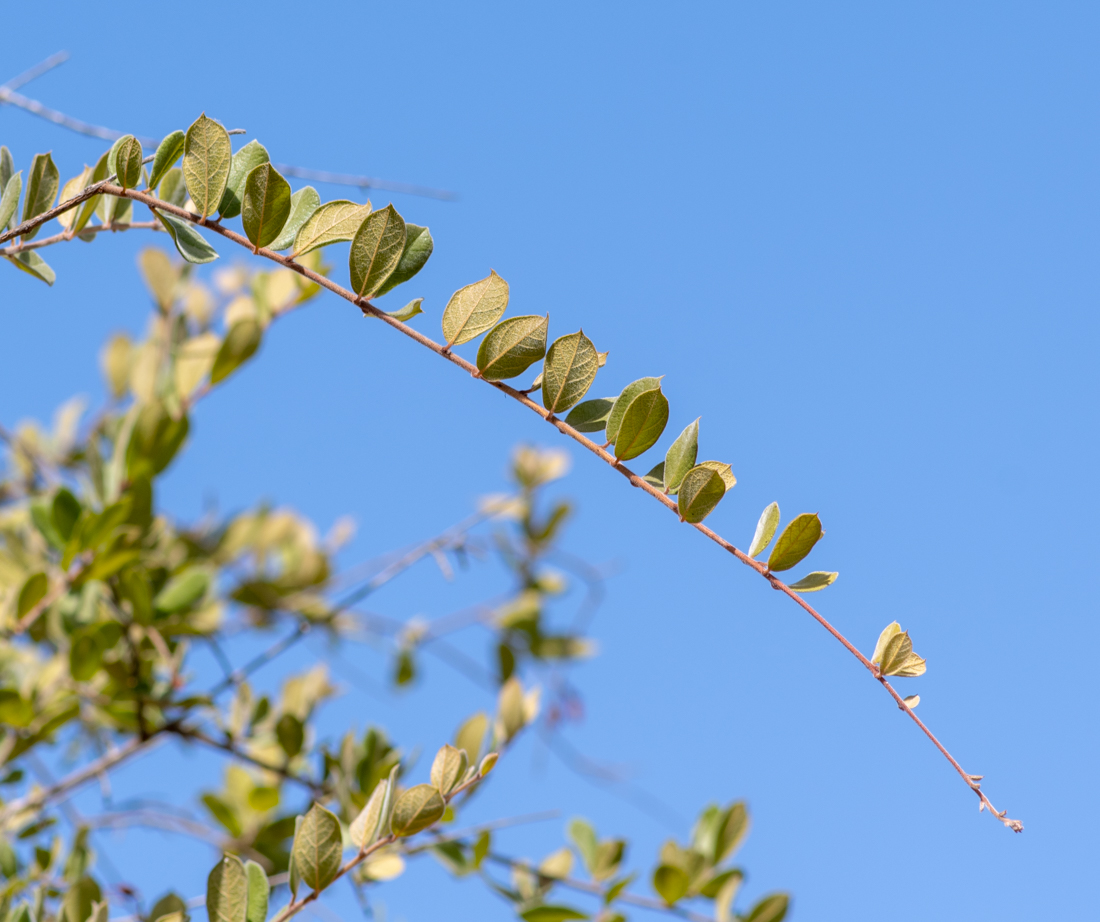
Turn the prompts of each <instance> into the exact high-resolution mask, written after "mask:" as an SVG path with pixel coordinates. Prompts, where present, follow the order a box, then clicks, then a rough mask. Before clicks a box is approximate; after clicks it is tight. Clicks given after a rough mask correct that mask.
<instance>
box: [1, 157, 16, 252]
mask: <svg viewBox="0 0 1100 922" xmlns="http://www.w3.org/2000/svg"><path fill="white" fill-rule="evenodd" d="M14 175H15V161H14V160H13V159H12V156H11V151H10V150H8V149H7V147H6V146H4V145H3V144H0V191H2V190H3V189H4V187H5V186H7V184H8V181H9V180H10V179H11V178H12V177H13V176H14ZM3 229H4V226H3V225H2V224H0V231H2V230H3Z"/></svg>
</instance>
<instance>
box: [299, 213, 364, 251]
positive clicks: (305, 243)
mask: <svg viewBox="0 0 1100 922" xmlns="http://www.w3.org/2000/svg"><path fill="white" fill-rule="evenodd" d="M369 214H370V202H367V203H366V204H365V205H359V204H357V203H356V202H349V201H347V200H346V199H340V200H339V201H335V202H326V203H325V204H324V205H322V206H321V207H320V208H318V209H317V210H316V211H315V212H313V214H311V215H310V216H309V218H308V219H307V220H306V223H305V224H303V225H302V228H301V230H299V231H298V235H297V236H296V237H295V238H294V252H293V253H292V254H291V257H298V256H304V255H305V254H306V253H308V252H309V251H310V250H316V249H317V248H318V247H323V246H328V245H329V244H330V243H338V242H340V241H341V240H351V239H352V237H354V236H355V232H356V231H357V230H359V228H360V227H361V226H362V225H363V222H364V221H365V220H366V219H367V215H369Z"/></svg>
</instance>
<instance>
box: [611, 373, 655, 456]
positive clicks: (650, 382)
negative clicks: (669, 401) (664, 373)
mask: <svg viewBox="0 0 1100 922" xmlns="http://www.w3.org/2000/svg"><path fill="white" fill-rule="evenodd" d="M661 380H662V378H639V379H638V380H637V381H632V382H631V383H630V384H628V385H627V386H626V387H624V388H623V391H622V393H621V394H619V396H618V397H616V398H615V406H613V407H612V408H611V415H610V416H608V418H607V440H608V441H609V442H611V443H614V442H615V440H616V439H617V438H618V436H619V425H620V424H621V423H622V421H623V416H624V415H625V414H626V408H627V407H628V406H630V403H631V401H632V400H633V399H634V398H635V397H637V396H638V395H639V394H641V393H643V392H645V391H651V390H653V389H654V388H658V387H660V386H661Z"/></svg>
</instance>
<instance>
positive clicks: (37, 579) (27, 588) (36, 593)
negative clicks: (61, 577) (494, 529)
mask: <svg viewBox="0 0 1100 922" xmlns="http://www.w3.org/2000/svg"><path fill="white" fill-rule="evenodd" d="M49 586H50V582H49V579H48V578H47V577H46V574H45V573H32V574H31V575H30V576H28V577H27V579H26V581H25V582H24V583H23V588H22V589H20V590H19V600H18V601H17V602H16V607H15V613H16V617H17V618H20V619H21V618H23V616H24V615H26V614H27V612H29V611H30V610H31V609H32V608H34V606H35V605H37V604H38V603H39V602H41V601H42V600H43V599H44V598H45V597H46V590H47V589H49Z"/></svg>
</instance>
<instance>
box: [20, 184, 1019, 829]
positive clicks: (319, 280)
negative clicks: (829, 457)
mask: <svg viewBox="0 0 1100 922" xmlns="http://www.w3.org/2000/svg"><path fill="white" fill-rule="evenodd" d="M103 191H104V192H105V193H107V194H110V195H116V196H120V197H126V198H130V199H133V200H134V201H136V202H141V203H142V204H144V205H147V206H149V207H150V208H152V209H154V210H157V209H159V210H161V211H164V212H166V213H168V214H172V215H175V216H176V217H179V218H182V219H184V220H186V221H190V222H191V223H193V224H196V225H198V226H200V227H204V228H206V229H207V230H210V231H213V232H214V233H216V234H219V235H220V236H222V237H224V238H226V239H227V240H230V241H232V242H233V243H236V244H238V245H240V246H243V247H246V248H247V249H248V250H249V251H251V252H252V253H253V254H254V255H257V256H262V257H264V258H265V259H268V260H270V261H272V262H274V263H278V264H279V265H281V266H285V267H286V268H288V269H292V270H293V271H295V272H297V273H298V274H299V275H302V276H304V277H306V278H308V279H309V280H310V281H312V282H314V283H315V284H317V285H320V286H321V287H322V288H325V289H327V290H329V291H331V292H332V293H333V294H336V295H339V296H340V297H341V298H343V299H344V300H345V301H349V302H350V303H352V304H354V305H356V306H357V307H358V308H359V309H360V310H361V311H362V312H363V314H364V315H365V316H369V317H375V318H377V319H378V320H381V321H382V322H383V323H386V324H389V326H391V327H393V328H394V329H396V330H397V331H399V332H400V333H403V334H404V335H405V336H407V337H409V339H412V340H413V341H414V342H416V343H418V344H419V345H421V346H423V347H424V348H425V349H428V350H430V351H431V352H434V353H435V354H436V355H438V356H440V357H442V358H444V359H446V360H447V361H448V362H450V363H451V364H453V365H456V366H458V367H459V368H461V369H462V370H463V371H465V372H466V373H467V374H469V375H470V376H471V377H473V378H475V379H476V380H479V381H481V382H482V383H483V384H486V385H488V386H489V387H492V388H495V389H496V390H498V391H500V392H501V393H503V394H505V395H507V396H508V397H511V398H512V399H513V400H515V401H517V402H518V403H521V404H522V405H523V406H525V407H526V408H527V409H528V410H530V411H531V412H533V413H535V414H536V415H537V416H539V417H540V418H541V419H543V420H545V421H546V422H547V423H549V424H550V425H551V426H553V427H554V428H555V429H557V430H558V431H559V432H561V433H562V434H563V435H565V436H568V437H569V438H571V439H573V441H575V442H576V443H577V444H579V445H581V446H583V447H584V448H586V449H587V450H588V451H590V452H592V454H594V455H596V457H598V458H599V459H600V460H601V461H603V462H604V463H606V464H607V465H608V466H610V467H612V468H613V469H615V470H616V471H618V472H619V473H620V474H622V475H623V476H624V477H625V478H626V479H627V481H629V483H630V484H631V486H634V487H636V488H638V489H639V490H641V491H642V492H643V493H648V494H649V495H650V496H651V497H652V498H653V499H655V500H656V501H657V502H659V503H660V504H661V505H663V506H664V507H665V508H666V509H668V510H669V511H670V512H672V513H673V514H675V515H676V517H677V518H678V519H679V518H680V515H679V508H678V507H677V505H676V503H675V502H674V501H673V500H672V499H671V498H670V497H668V496H667V495H665V494H664V493H663V492H662V491H661V490H658V489H657V488H656V487H653V486H651V485H650V484H648V483H646V481H645V480H643V479H642V478H641V477H640V476H638V475H637V474H635V473H634V472H633V471H631V470H630V469H629V468H628V467H626V465H624V464H623V463H622V462H621V461H619V460H618V459H616V458H615V457H614V456H613V455H612V454H610V453H609V452H608V451H607V450H606V449H605V448H604V447H602V446H600V445H597V444H596V443H595V442H593V441H592V440H591V439H589V438H587V437H585V436H584V435H583V434H582V433H580V432H578V431H577V430H576V429H574V428H573V427H572V426H570V425H568V424H567V423H565V422H564V421H563V420H561V419H559V418H558V417H556V416H555V415H554V414H552V413H550V412H549V411H548V410H546V409H545V408H544V407H542V406H540V405H539V404H537V403H535V402H534V401H533V400H531V399H530V397H528V396H527V395H526V394H524V393H523V392H522V391H519V390H517V389H516V388H514V387H511V386H510V385H508V384H505V383H504V382H502V381H489V380H486V379H485V378H483V377H482V376H481V375H480V374H479V372H478V369H477V367H476V366H475V365H473V364H472V363H471V362H468V361H467V360H466V359H464V358H462V357H461V356H458V355H455V353H453V352H452V351H451V350H450V349H448V348H447V347H446V346H444V345H441V344H440V343H437V342H436V341H435V340H433V339H431V338H430V337H428V336H425V335H424V334H423V333H421V332H420V331H418V330H415V329H413V328H412V327H410V326H407V325H406V324H404V323H402V322H401V321H400V320H397V319H396V318H394V317H392V316H390V315H389V314H387V313H386V312H385V311H383V310H381V309H380V308H378V307H375V306H374V305H373V304H371V303H370V301H367V300H364V299H363V298H361V297H359V296H358V295H356V294H355V293H354V292H352V291H348V290H347V289H346V288H343V287H342V286H340V285H338V284H337V283H336V282H333V281H332V280H331V279H329V278H327V277H325V276H323V275H321V274H319V273H317V272H314V271H313V270H311V269H308V268H306V267H305V266H303V265H300V264H299V263H297V262H295V261H294V260H293V259H291V258H290V257H288V256H284V255H282V254H281V253H276V252H275V251H273V250H270V249H267V248H266V247H253V245H252V243H251V242H250V241H249V240H248V239H247V238H246V237H244V236H243V235H241V234H238V233H237V232H235V231H232V230H229V229H228V228H226V227H222V226H221V225H220V224H216V223H211V222H209V221H207V220H206V219H204V218H202V217H200V216H199V215H196V214H193V213H192V212H189V211H187V210H185V209H183V208H179V207H177V206H175V205H172V204H170V203H169V202H162V201H160V200H159V199H156V198H154V197H153V196H151V195H149V194H148V193H146V192H141V191H138V190H135V189H122V188H121V187H119V186H111V185H108V186H106V187H104V189H103ZM59 207H60V206H59ZM69 207H73V206H69ZM54 210H55V211H56V210H57V209H54ZM62 210H64V209H62ZM51 217H53V215H51ZM36 222H37V223H43V216H41V215H40V216H39V217H38V218H35V219H33V220H32V221H30V222H25V223H24V225H21V226H20V228H17V229H16V230H15V231H12V232H10V233H11V234H12V235H14V234H15V233H17V232H18V233H25V232H26V231H27V230H30V229H31V227H34V226H37V223H36ZM27 225H29V226H27ZM4 239H6V237H5V236H0V242H3V240H4ZM680 521H681V523H682V524H687V525H689V526H690V527H691V528H694V529H695V530H696V531H698V532H700V533H702V534H703V535H705V536H706V537H708V538H709V539H710V540H711V541H713V542H714V543H715V544H717V545H718V546H719V547H721V548H723V549H724V550H726V551H727V552H728V553H730V554H732V555H733V556H734V557H735V558H736V559H737V560H739V561H740V562H741V563H743V564H744V565H745V566H747V567H749V568H751V569H752V570H754V571H756V573H758V574H759V575H760V576H762V577H763V578H764V579H766V580H767V581H768V582H769V583H770V584H771V586H772V588H774V589H776V590H778V591H780V592H782V593H784V594H785V595H787V596H788V597H789V598H791V599H792V600H794V602H795V603H796V604H797V605H799V606H800V607H801V608H802V609H803V610H805V611H806V612H807V614H809V615H810V616H811V617H812V618H813V619H814V620H815V621H817V622H818V624H820V625H821V626H822V627H823V628H825V630H826V631H828V632H829V633H830V634H831V635H832V636H833V637H834V638H835V639H836V640H837V641H838V642H839V643H840V644H841V645H842V646H843V647H844V648H845V649H846V650H847V651H848V652H849V653H851V654H852V655H853V656H854V657H855V658H856V659H857V660H859V662H860V663H861V664H862V665H863V667H864V668H866V669H867V670H868V672H870V673H871V675H872V676H873V677H874V678H875V679H876V680H877V681H880V682H881V683H882V684H883V686H884V687H885V688H886V689H887V691H888V692H889V693H890V695H891V697H893V698H894V699H895V701H897V702H898V703H899V707H901V709H902V710H903V711H905V712H906V713H907V714H908V715H909V717H910V718H912V720H913V721H914V722H915V723H916V725H917V726H918V727H919V728H920V729H921V731H922V732H923V733H924V734H925V735H926V736H927V737H928V739H929V740H931V742H932V743H933V744H934V745H935V746H936V748H937V749H939V750H940V752H941V753H942V754H943V755H944V756H945V757H946V758H947V759H948V761H949V762H950V764H951V765H952V767H953V768H954V769H955V770H956V771H957V772H958V773H959V775H960V776H961V777H962V778H963V780H964V782H965V783H966V785H967V787H969V788H970V790H972V791H973V792H974V793H975V794H976V795H977V797H978V799H979V801H980V802H981V804H982V806H983V807H987V808H988V809H989V810H990V812H991V813H992V814H993V815H994V816H995V817H997V818H998V819H999V820H1000V821H1001V822H1002V823H1003V824H1004V825H1005V826H1006V827H1007V828H1009V829H1011V830H1012V831H1013V832H1022V831H1023V824H1022V823H1021V822H1020V821H1019V820H1014V819H1009V818H1008V817H1007V815H1006V813H1007V811H1004V812H1002V811H998V810H996V809H995V808H994V807H993V804H992V803H991V802H990V801H989V798H988V797H987V796H986V795H985V793H984V792H983V791H982V790H981V786H980V785H979V784H978V783H977V781H975V778H976V777H978V776H974V775H970V774H969V773H967V772H966V771H964V770H963V769H962V767H961V766H960V765H959V763H958V762H957V761H956V760H955V759H954V758H953V757H952V756H951V755H950V754H949V753H948V751H947V749H946V748H945V747H944V746H943V744H942V743H940V741H939V740H938V739H937V738H936V737H935V736H934V735H933V734H932V732H931V731H930V730H929V729H928V728H927V727H926V726H925V725H924V723H923V722H922V721H921V720H920V719H919V718H918V717H917V715H916V714H915V713H913V709H912V708H910V707H909V706H908V705H906V704H905V702H904V700H903V699H902V698H901V697H900V696H899V695H898V694H897V692H895V691H894V690H893V688H892V687H891V686H890V685H889V683H887V682H885V681H884V680H883V678H882V676H881V675H880V674H879V670H878V667H877V666H875V665H874V664H873V663H872V662H871V661H870V660H869V659H867V657H866V656H864V655H863V654H862V653H861V652H860V651H859V650H858V649H857V648H856V647H855V646H854V645H853V644H852V643H851V642H850V641H849V640H848V639H847V638H846V637H845V636H844V635H843V634H841V633H840V631H838V630H837V629H836V628H835V627H833V625H832V624H830V623H829V621H828V620H827V619H826V618H825V617H824V616H823V615H822V614H821V613H820V612H818V611H817V610H816V609H815V608H813V606H811V605H810V604H809V603H807V602H806V600H805V599H803V598H802V597H801V596H800V595H799V594H798V593H797V592H795V591H794V590H793V589H791V588H790V586H788V585H787V584H786V583H784V582H783V581H782V580H780V579H779V577H778V576H776V575H775V574H774V573H772V572H771V571H770V570H769V569H768V567H767V565H766V564H764V563H761V562H759V561H757V560H754V559H753V558H752V557H749V556H748V555H747V554H745V553H744V552H743V551H741V550H740V549H738V548H737V547H736V546H734V545H733V544H732V543H730V542H729V541H727V540H726V539H725V538H723V537H722V536H721V535H719V534H717V533H716V532H714V531H712V530H711V529H710V528H708V527H707V526H706V525H703V524H702V523H687V522H684V521H683V519H680Z"/></svg>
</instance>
